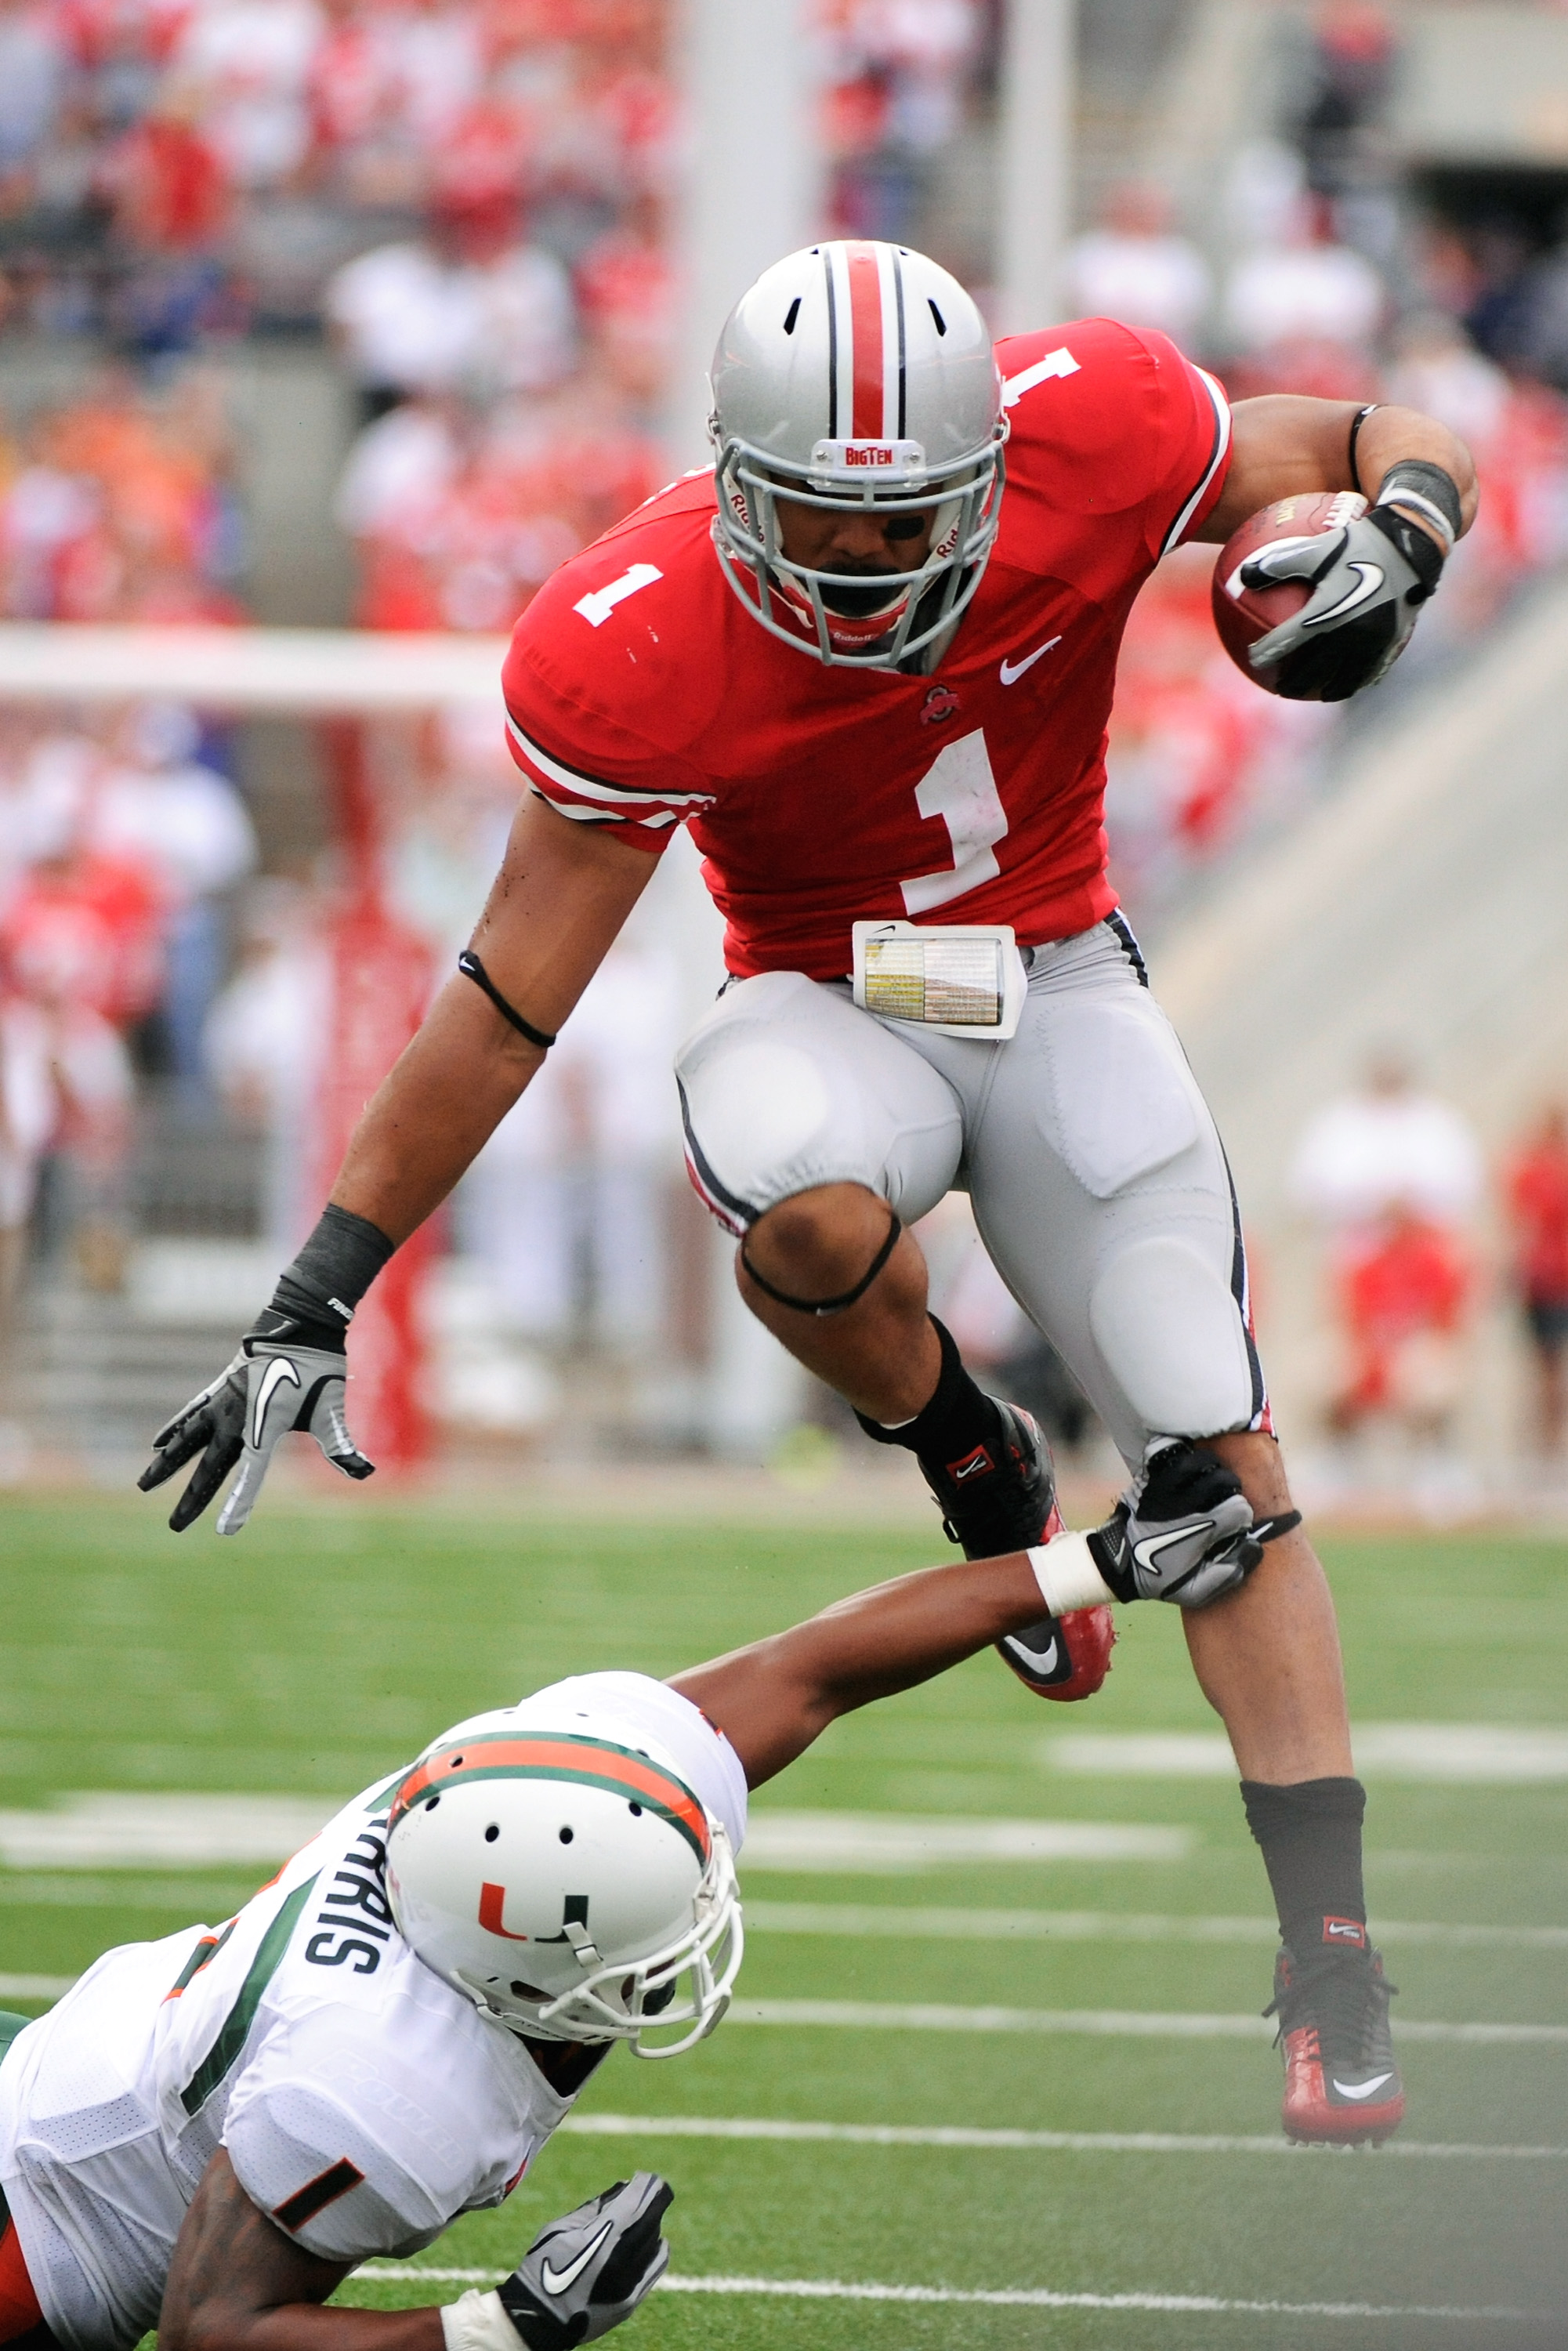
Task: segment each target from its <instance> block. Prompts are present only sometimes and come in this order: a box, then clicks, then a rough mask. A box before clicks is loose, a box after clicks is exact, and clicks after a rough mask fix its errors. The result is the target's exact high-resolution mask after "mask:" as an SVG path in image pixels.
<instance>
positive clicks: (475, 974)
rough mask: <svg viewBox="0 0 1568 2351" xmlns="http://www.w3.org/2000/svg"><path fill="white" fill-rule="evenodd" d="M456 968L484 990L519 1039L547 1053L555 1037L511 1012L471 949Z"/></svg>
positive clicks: (465, 953)
mask: <svg viewBox="0 0 1568 2351" xmlns="http://www.w3.org/2000/svg"><path fill="white" fill-rule="evenodd" d="M457 968H458V970H459V971H460V972H461V973H462V974H463V977H464V978H465V979H471V980H472V981H473V983H474V985H475V987H482V988H483V989H484V991H485V993H486V996H487V997H488V998H489V999H490V1001H491V1003H492V1004H493V1005H494V1006H495V1008H496V1009H497V1012H498V1013H499V1014H500V1016H501V1018H502V1019H503V1020H505V1021H506V1022H507V1024H508V1026H509V1027H511V1028H513V1029H516V1030H517V1034H518V1036H519V1037H526V1038H527V1039H528V1042H529V1044H530V1045H537V1046H538V1049H539V1050H540V1052H541V1053H548V1052H549V1049H550V1047H551V1046H552V1045H553V1044H554V1043H555V1037H554V1036H552V1035H551V1034H550V1033H549V1030H547V1029H536V1028H535V1027H534V1024H533V1022H532V1021H531V1020H525V1019H523V1016H522V1014H521V1013H520V1012H517V1011H514V1010H513V1008H512V1007H511V1006H510V1005H509V1004H508V1003H507V999H506V998H505V997H504V996H503V995H502V993H501V991H500V989H499V988H498V987H497V986H496V983H495V981H494V980H493V979H492V978H491V977H490V975H489V973H488V972H487V971H486V968H485V967H484V965H483V964H482V963H481V962H480V960H479V958H478V956H476V954H475V953H474V950H473V949H472V947H465V948H464V950H463V952H462V954H461V955H460V956H458V958H457ZM557 1034H559V1031H558V1032H557Z"/></svg>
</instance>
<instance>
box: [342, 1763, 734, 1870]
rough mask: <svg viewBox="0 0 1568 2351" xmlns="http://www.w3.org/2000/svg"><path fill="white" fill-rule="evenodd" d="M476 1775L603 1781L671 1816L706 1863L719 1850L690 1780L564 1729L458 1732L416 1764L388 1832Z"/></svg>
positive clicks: (598, 1784) (610, 1789)
mask: <svg viewBox="0 0 1568 2351" xmlns="http://www.w3.org/2000/svg"><path fill="white" fill-rule="evenodd" d="M476 1780H565V1781H570V1782H576V1784H577V1785H578V1786H580V1787H583V1788H601V1789H603V1790H604V1791H605V1792H607V1793H609V1794H610V1795H612V1796H623V1797H624V1798H625V1800H626V1802H628V1803H632V1804H641V1805H642V1807H643V1811H644V1812H648V1813H653V1814H654V1815H655V1817H656V1818H658V1819H659V1820H663V1821H668V1823H670V1826H671V1827H672V1828H673V1829H674V1830H675V1831H676V1832H677V1833H678V1834H680V1835H681V1836H683V1837H685V1841H686V1843H687V1844H689V1845H690V1847H691V1849H692V1851H693V1852H694V1853H695V1855H696V1857H697V1859H698V1861H699V1862H700V1863H701V1865H702V1866H703V1867H704V1868H705V1869H706V1867H707V1865H708V1861H709V1859H710V1857H711V1855H712V1853H713V1833H712V1831H711V1830H710V1829H709V1827H708V1822H707V1814H706V1813H705V1812H704V1810H703V1808H702V1805H701V1803H700V1802H698V1800H697V1798H696V1797H695V1796H694V1795H693V1793H692V1792H691V1790H690V1789H689V1788H688V1787H687V1786H686V1784H685V1781H684V1780H677V1779H676V1777H675V1775H674V1772H673V1771H665V1770H664V1766H663V1765H662V1764H659V1763H653V1762H651V1761H649V1759H648V1757H647V1756H646V1755H638V1754H635V1753H633V1751H632V1749H631V1748H629V1747H616V1746H613V1745H612V1743H611V1741H610V1740H606V1739H584V1738H580V1737H578V1736H577V1735H576V1734H575V1733H574V1732H571V1731H556V1730H532V1731H526V1730H487V1731H481V1732H480V1733H479V1734H478V1735H477V1736H476V1737H475V1738H472V1739H458V1740H454V1741H453V1742H452V1745H451V1746H450V1747H443V1748H438V1749H437V1750H436V1751H435V1753H434V1754H433V1755H427V1756H425V1757H424V1758H423V1761H420V1762H418V1763H416V1764H415V1765H414V1767H413V1771H410V1773H409V1774H408V1776H407V1778H406V1779H405V1780H404V1781H403V1783H402V1787H401V1788H400V1789H399V1790H398V1792H397V1794H396V1796H395V1797H394V1798H393V1800H392V1814H391V1817H390V1818H389V1820H388V1822H387V1834H388V1836H389V1837H390V1836H391V1835H392V1832H393V1830H394V1829H395V1828H396V1827H397V1825H398V1823H399V1822H400V1821H401V1820H402V1819H403V1818H405V1816H406V1815H407V1814H408V1813H412V1812H413V1810H414V1808H415V1806H416V1805H419V1804H422V1803H423V1802H427V1800H428V1799H429V1798H430V1797H432V1796H442V1795H444V1794H445V1793H446V1792H447V1791H448V1789H450V1788H465V1787H467V1786H469V1785H470V1784H471V1783H472V1782H474V1781H476Z"/></svg>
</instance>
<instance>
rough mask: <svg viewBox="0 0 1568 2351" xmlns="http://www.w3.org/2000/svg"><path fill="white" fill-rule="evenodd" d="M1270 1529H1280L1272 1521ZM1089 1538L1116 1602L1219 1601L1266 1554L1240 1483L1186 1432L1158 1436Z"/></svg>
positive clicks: (1195, 1604) (1181, 1604)
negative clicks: (1135, 1474) (1109, 1512)
mask: <svg viewBox="0 0 1568 2351" xmlns="http://www.w3.org/2000/svg"><path fill="white" fill-rule="evenodd" d="M1292 1523H1294V1520H1293V1519H1292ZM1269 1531H1270V1533H1274V1532H1278V1533H1283V1532H1284V1531H1285V1530H1284V1528H1283V1527H1282V1526H1281V1525H1279V1523H1278V1522H1277V1521H1271V1522H1270V1530H1269ZM1087 1541H1088V1544H1089V1550H1090V1552H1091V1554H1092V1558H1093V1561H1094V1563H1095V1565H1096V1567H1098V1569H1099V1571H1100V1573H1101V1574H1102V1576H1103V1578H1104V1580H1105V1582H1106V1583H1107V1584H1108V1585H1109V1586H1110V1588H1111V1590H1112V1591H1113V1593H1115V1595H1116V1598H1117V1599H1118V1600H1172V1601H1174V1602H1175V1603H1176V1606H1177V1607H1178V1608H1207V1606H1208V1604H1209V1603H1210V1602H1211V1601H1213V1600H1222V1599H1223V1598H1224V1597H1225V1594H1226V1593H1228V1592H1234V1591H1236V1590H1237V1589H1238V1588H1239V1586H1240V1585H1241V1584H1243V1583H1245V1582H1246V1581H1247V1578H1248V1577H1249V1575H1250V1574H1251V1573H1252V1571H1253V1569H1254V1568H1255V1567H1257V1566H1258V1565H1259V1563H1260V1561H1261V1560H1262V1557H1263V1547H1262V1543H1261V1542H1260V1540H1259V1534H1258V1531H1256V1530H1255V1529H1254V1526H1253V1520H1252V1505H1251V1503H1250V1502H1249V1500H1248V1499H1247V1497H1246V1495H1245V1494H1244V1493H1243V1492H1242V1490H1241V1480H1240V1479H1239V1478H1238V1477H1237V1475H1236V1473H1235V1471H1234V1470H1232V1469H1228V1468H1226V1466H1225V1464H1224V1462H1223V1461H1221V1460H1219V1459H1218V1458H1217V1457H1216V1456H1215V1455H1214V1454H1212V1453H1206V1452H1205V1451H1203V1449H1202V1448H1201V1447H1198V1446H1196V1445H1191V1444H1189V1443H1188V1442H1187V1440H1186V1438H1185V1437H1155V1440H1154V1441H1153V1443H1152V1444H1151V1445H1150V1447H1149V1449H1148V1451H1147V1452H1146V1453H1145V1456H1144V1466H1143V1468H1142V1470H1141V1471H1140V1473H1139V1475H1138V1477H1137V1478H1136V1479H1134V1482H1133V1484H1132V1485H1131V1486H1130V1487H1129V1488H1128V1489H1127V1491H1126V1492H1125V1493H1124V1495H1123V1497H1122V1499H1121V1500H1120V1501H1119V1502H1118V1503H1117V1505H1116V1508H1115V1510H1114V1511H1113V1513H1112V1515H1111V1517H1110V1519H1109V1520H1107V1521H1106V1523H1105V1525H1104V1526H1103V1527H1096V1528H1094V1529H1093V1531H1092V1532H1091V1534H1090V1535H1089V1536H1088V1538H1087Z"/></svg>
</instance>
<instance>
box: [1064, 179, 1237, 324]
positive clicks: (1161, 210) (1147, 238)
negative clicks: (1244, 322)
mask: <svg viewBox="0 0 1568 2351" xmlns="http://www.w3.org/2000/svg"><path fill="white" fill-rule="evenodd" d="M1067 280H1068V286H1069V288H1070V290H1071V295H1072V298H1073V300H1074V301H1075V302H1076V303H1077V304H1078V306H1079V307H1080V308H1081V309H1082V311H1083V313H1084V315H1085V316H1086V317H1088V318H1096V317H1098V318H1103V319H1120V320H1121V321H1122V323H1123V325H1124V326H1128V327H1155V328H1157V329H1159V331H1160V333H1161V334H1164V335H1168V336H1169V337H1170V339H1171V340H1172V342H1173V343H1175V344H1176V347H1177V349H1178V350H1191V349H1192V347H1193V345H1194V343H1195V342H1196V341H1197V335H1198V329H1199V328H1200V327H1201V326H1202V324H1203V318H1204V313H1205V312H1206V311H1207V308H1208V306H1209V302H1210V301H1211V299H1212V298H1213V294H1214V280H1213V277H1212V276H1211V275H1210V272H1209V267H1208V264H1207V262H1206V261H1205V259H1204V258H1203V256H1202V255H1201V254H1200V253H1199V251H1198V249H1197V246H1195V245H1194V244H1193V242H1192V240H1191V238H1190V237H1186V236H1183V235H1180V233H1179V232H1178V231H1177V230H1176V228H1175V227H1174V226H1173V225H1172V207H1171V201H1170V198H1169V197H1168V196H1167V195H1166V192H1165V190H1164V189H1163V188H1157V187H1151V186H1149V185H1148V184H1147V183H1145V182H1142V181H1137V180H1130V181H1126V182H1124V183H1123V184H1122V185H1121V186H1120V187H1117V188H1113V189H1112V191H1111V193H1110V195H1109V197H1108V198H1107V200H1106V204H1105V212H1104V217H1103V220H1102V222H1101V225H1100V226H1099V227H1098V228H1092V229H1090V230H1089V231H1088V232H1087V233H1086V234H1085V235H1082V236H1081V237H1078V238H1077V239H1075V241H1074V242H1073V244H1072V245H1071V246H1070V247H1069V249H1068V255H1067Z"/></svg>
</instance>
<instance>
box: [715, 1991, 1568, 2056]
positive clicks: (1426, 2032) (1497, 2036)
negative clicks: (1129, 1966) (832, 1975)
mask: <svg viewBox="0 0 1568 2351" xmlns="http://www.w3.org/2000/svg"><path fill="white" fill-rule="evenodd" d="M726 2022H727V2023H729V2024H772V2025H786V2026H790V2025H792V2026H806V2027H815V2026H847V2027H849V2028H851V2029H852V2030H854V2029H859V2030H861V2031H862V2032H865V2031H870V2032H1081V2033H1092V2034H1095V2035H1101V2036H1108V2037H1110V2038H1113V2039H1134V2040H1155V2041H1232V2040H1245V2041H1255V2040H1257V2039H1258V2038H1259V2036H1260V2035H1264V2036H1269V2035H1271V2033H1272V2032H1273V2027H1272V2025H1271V2023H1270V2021H1269V2020H1268V2019H1267V2018H1264V2017H1261V2016H1258V2015H1255V2014H1244V2015H1240V2016H1204V2015H1199V2014H1196V2013H1190V2012H1188V2011H1184V2010H1172V2011H1159V2010H1157V2009H1139V2008H953V2007H946V2006H944V2005H941V2004H938V2003H936V2002H935V2001H910V2002H905V2003H894V2002H893V2001H885V2002H884V2001H862V2000H737V2001H735V2002H734V2004H733V2006H732V2007H731V2008H730V2010H729V2012H728V2015H727V2019H726ZM1395 2029H1396V2033H1397V2035H1398V2037H1399V2038H1400V2039H1401V2040H1402V2041H1458V2042H1467V2043H1476V2044H1484V2045H1491V2044H1507V2043H1530V2044H1531V2045H1536V2044H1544V2045H1549V2046H1550V2045H1555V2044H1557V2043H1568V2024H1435V2023H1416V2022H1411V2021H1410V2020H1408V2019H1407V2018H1404V2017H1401V2018H1400V2019H1399V2021H1398V2023H1397V2024H1396V2028H1395Z"/></svg>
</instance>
